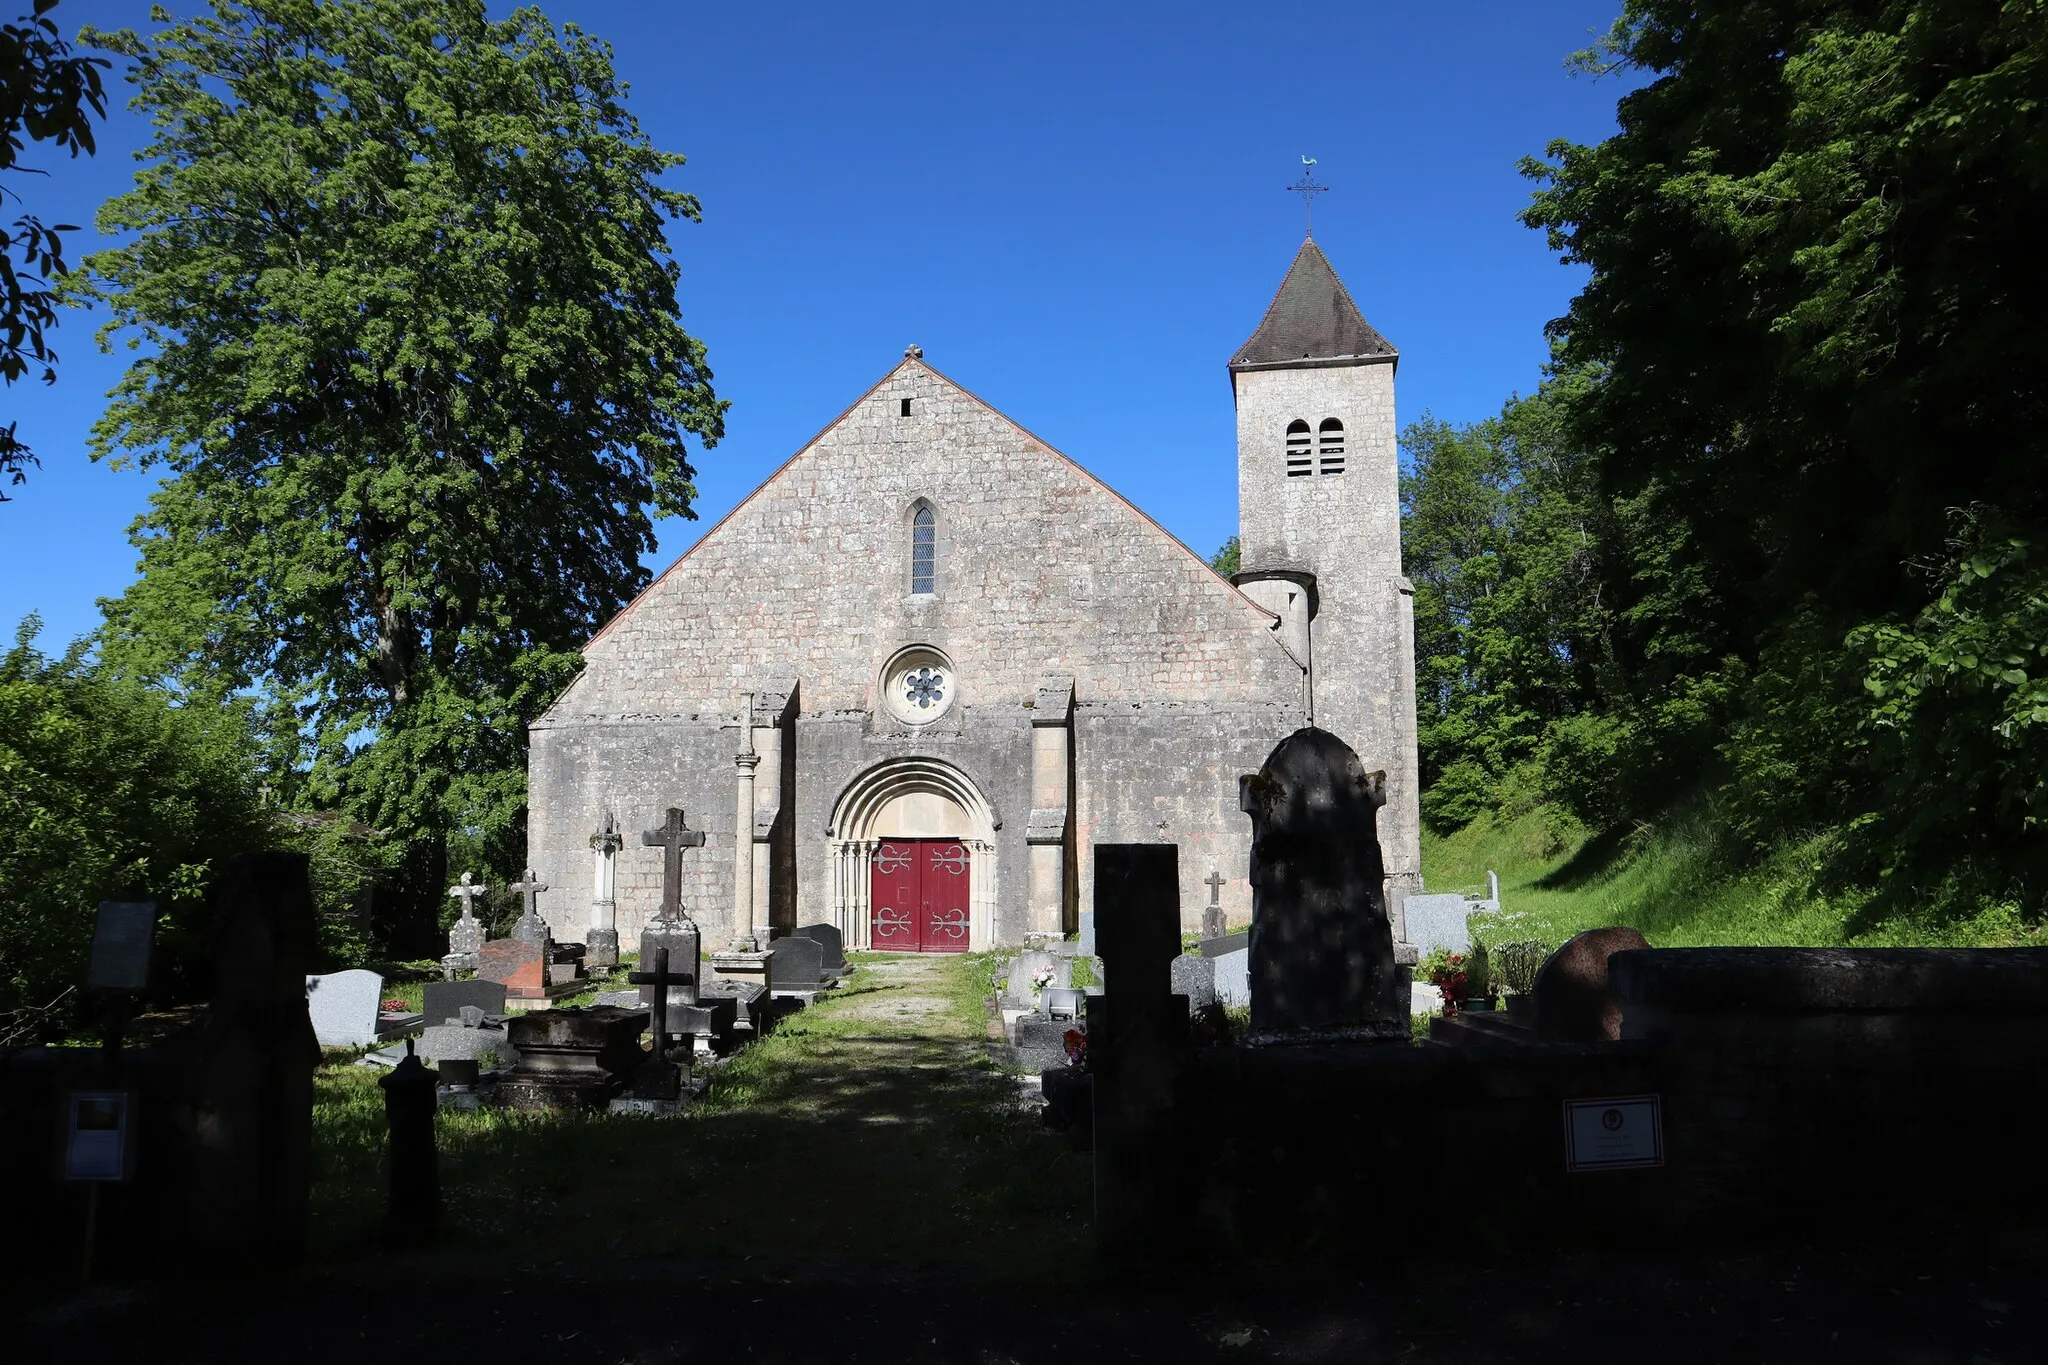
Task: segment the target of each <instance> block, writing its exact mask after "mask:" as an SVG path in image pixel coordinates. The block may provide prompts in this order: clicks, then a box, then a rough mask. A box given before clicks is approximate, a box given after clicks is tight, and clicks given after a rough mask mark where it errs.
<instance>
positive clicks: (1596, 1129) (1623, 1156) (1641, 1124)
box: [1564, 1095, 1664, 1171]
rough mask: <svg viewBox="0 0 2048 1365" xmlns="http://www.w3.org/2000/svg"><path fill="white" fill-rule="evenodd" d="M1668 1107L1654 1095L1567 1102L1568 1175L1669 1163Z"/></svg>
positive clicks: (1565, 1159) (1566, 1167)
mask: <svg viewBox="0 0 2048 1365" xmlns="http://www.w3.org/2000/svg"><path fill="white" fill-rule="evenodd" d="M1662 1110H1663V1106H1662V1105H1661V1104H1660V1103H1659V1100H1658V1097H1657V1096H1655V1095H1617V1096H1613V1097H1611V1098H1607V1099H1583V1100H1566V1101H1565V1102H1564V1166H1565V1169H1566V1170H1568V1171H1620V1170H1628V1169H1630V1168H1631V1167H1640V1166H1662V1165H1663V1164H1664V1119H1663V1112H1662Z"/></svg>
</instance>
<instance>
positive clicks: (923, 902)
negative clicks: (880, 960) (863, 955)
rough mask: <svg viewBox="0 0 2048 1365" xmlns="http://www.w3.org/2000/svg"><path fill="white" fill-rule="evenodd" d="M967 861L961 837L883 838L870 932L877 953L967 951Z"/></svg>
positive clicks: (876, 863)
mask: <svg viewBox="0 0 2048 1365" xmlns="http://www.w3.org/2000/svg"><path fill="white" fill-rule="evenodd" d="M968 857H969V854H968V851H967V847H966V845H964V844H962V843H961V842H960V841H959V840H958V839H884V840H883V841H882V842H881V843H880V844H879V845H877V846H876V848H875V857H874V861H873V863H872V864H871V866H872V868H873V881H872V883H871V887H870V890H871V895H872V904H873V911H872V914H873V916H874V918H873V922H872V924H871V926H870V931H871V932H870V934H869V942H870V943H871V944H872V945H873V946H874V948H875V949H876V951H878V952H896V953H964V952H966V951H967V943H968V913H969V911H968V887H969V885H970V882H969V877H968Z"/></svg>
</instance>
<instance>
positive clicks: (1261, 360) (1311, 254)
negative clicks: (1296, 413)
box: [1230, 237, 1399, 370]
mask: <svg viewBox="0 0 2048 1365" xmlns="http://www.w3.org/2000/svg"><path fill="white" fill-rule="evenodd" d="M1398 355H1399V352H1397V351H1396V350H1395V349H1394V345H1393V343H1392V342H1390V341H1388V340H1387V339H1386V338H1385V337H1383V336H1381V335H1380V334H1379V332H1378V331H1376V330H1374V328H1373V325H1372V324H1371V323H1369V322H1367V321H1366V320H1365V316H1364V315H1363V314H1362V313H1360V312H1359V311H1358V305H1357V304H1355V303H1353V302H1352V301H1351V294H1350V292H1349V291H1347V290H1346V289H1345V288H1344V281H1342V280H1340V279H1338V278H1337V272H1336V271H1335V270H1334V269H1332V268H1331V266H1330V260H1329V257H1327V256H1325V255H1323V250H1322V248H1321V247H1319V246H1317V245H1316V243H1315V239H1314V238H1313V237H1311V238H1308V239H1307V240H1305V241H1303V242H1302V244H1301V250H1300V251H1298V252H1296V253H1295V257H1294V264H1293V265H1291V266H1289V267H1288V270H1287V278H1286V279H1284V280H1282V281H1281V282H1280V292H1279V293H1277V294H1275V295H1274V296H1273V302H1272V305H1271V306H1270V307H1268V308H1267V309H1266V316H1265V319H1264V321H1262V322H1260V323H1259V330H1258V331H1256V332H1253V333H1252V336H1251V340H1249V341H1247V342H1245V344H1244V345H1242V346H1240V347H1238V348H1237V354H1236V355H1234V356H1232V357H1231V360H1230V368H1231V369H1233V370H1255V369H1267V368H1274V367H1280V366H1286V365H1303V364H1306V365H1311V366H1313V365H1363V364H1366V363H1368V362H1370V361H1375V360H1393V359H1395V358H1396V357H1397V356H1398Z"/></svg>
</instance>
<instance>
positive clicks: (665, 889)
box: [640, 806, 704, 920]
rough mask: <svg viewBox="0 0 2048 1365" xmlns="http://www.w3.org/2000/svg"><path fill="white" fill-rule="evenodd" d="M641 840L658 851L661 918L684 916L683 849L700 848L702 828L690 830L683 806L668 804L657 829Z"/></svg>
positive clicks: (645, 834)
mask: <svg viewBox="0 0 2048 1365" xmlns="http://www.w3.org/2000/svg"><path fill="white" fill-rule="evenodd" d="M640 842H641V843H642V844H644V845H646V846H647V847H649V848H659V849H660V850H661V914H660V916H659V918H660V919H663V920H677V919H681V918H682V917H683V850H684V849H686V848H701V847H703V844H704V831H703V830H701V829H691V828H689V826H688V822H687V821H686V820H685V819H684V818H683V812H682V808H681V807H679V806H670V807H669V808H668V818H667V819H666V820H664V821H663V822H662V825H661V828H660V829H650V830H648V831H646V832H645V833H643V834H642V835H641V836H640Z"/></svg>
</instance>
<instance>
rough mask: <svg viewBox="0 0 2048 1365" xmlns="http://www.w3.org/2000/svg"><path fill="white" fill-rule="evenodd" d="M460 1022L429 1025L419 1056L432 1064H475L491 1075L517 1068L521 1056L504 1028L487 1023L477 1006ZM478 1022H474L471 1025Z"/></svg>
mask: <svg viewBox="0 0 2048 1365" xmlns="http://www.w3.org/2000/svg"><path fill="white" fill-rule="evenodd" d="M457 1020H458V1022H455V1023H440V1024H429V1025H427V1027H426V1028H425V1029H424V1030H422V1031H421V1033H420V1037H419V1042H418V1044H417V1047H418V1050H419V1055H420V1056H422V1057H424V1058H426V1059H427V1060H428V1061H430V1062H450V1061H458V1062H475V1063H476V1064H477V1065H478V1066H480V1067H482V1068H484V1069H485V1070H487V1071H496V1070H498V1069H499V1068H501V1067H508V1066H513V1065H515V1064H516V1063H517V1062H518V1061H519V1054H518V1053H517V1052H515V1051H513V1049H512V1040H511V1038H510V1037H508V1036H507V1035H506V1032H505V1026H504V1025H503V1024H491V1023H486V1022H484V1018H483V1014H482V1012H481V1011H479V1010H477V1008H476V1007H475V1006H473V1005H472V1006H470V1007H468V1008H467V1009H465V1010H464V1011H463V1012H462V1014H461V1015H459V1016H457ZM472 1020H474V1022H471V1021H472Z"/></svg>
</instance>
